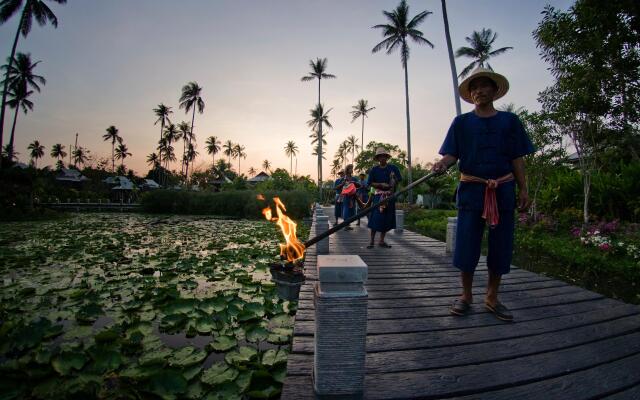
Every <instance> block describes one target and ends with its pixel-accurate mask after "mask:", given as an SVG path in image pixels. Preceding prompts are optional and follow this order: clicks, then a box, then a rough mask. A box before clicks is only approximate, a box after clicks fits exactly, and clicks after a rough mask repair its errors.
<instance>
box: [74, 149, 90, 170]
mask: <svg viewBox="0 0 640 400" xmlns="http://www.w3.org/2000/svg"><path fill="white" fill-rule="evenodd" d="M72 156H73V166H74V167H75V166H77V165H78V164H80V165H84V164H85V163H86V162H87V159H88V155H87V150H85V148H84V147H82V146H76V147H75V148H74V149H73V152H72Z"/></svg>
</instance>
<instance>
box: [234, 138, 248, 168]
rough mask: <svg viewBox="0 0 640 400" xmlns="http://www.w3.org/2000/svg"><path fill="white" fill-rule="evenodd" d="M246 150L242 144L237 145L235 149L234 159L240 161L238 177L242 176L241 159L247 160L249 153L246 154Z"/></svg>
mask: <svg viewBox="0 0 640 400" xmlns="http://www.w3.org/2000/svg"><path fill="white" fill-rule="evenodd" d="M245 150H246V148H245V147H244V146H242V145H240V143H238V144H236V145H235V146H234V147H233V158H237V159H238V175H240V159H241V158H247V153H245Z"/></svg>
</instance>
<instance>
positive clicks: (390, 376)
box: [365, 332, 640, 399]
mask: <svg viewBox="0 0 640 400" xmlns="http://www.w3.org/2000/svg"><path fill="white" fill-rule="evenodd" d="M637 353H640V332H636V333H631V334H627V335H623V336H618V337H615V338H611V339H607V340H603V341H600V342H596V343H590V344H585V345H581V346H576V347H572V348H568V349H563V350H559V351H553V352H548V353H542V354H536V355H532V356H526V357H519V358H515V359H509V360H504V361H497V362H491V363H483V364H481V365H466V366H461V367H453V368H442V369H433V370H428V371H414V372H397V373H384V374H369V375H367V376H366V378H365V388H366V389H365V390H366V398H368V399H388V398H406V399H409V398H417V397H420V398H423V399H428V398H438V397H441V396H445V395H446V396H453V395H470V394H474V393H478V392H484V391H487V390H492V389H499V388H503V387H505V386H514V385H522V384H527V383H532V382H536V381H540V380H543V379H552V378H556V377H559V376H562V375H566V374H568V373H571V372H573V371H579V370H581V369H586V368H592V367H595V366H597V365H600V364H605V363H608V362H612V361H615V360H617V359H620V358H622V357H625V356H630V355H634V354H637Z"/></svg>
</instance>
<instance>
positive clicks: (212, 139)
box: [205, 136, 220, 167]
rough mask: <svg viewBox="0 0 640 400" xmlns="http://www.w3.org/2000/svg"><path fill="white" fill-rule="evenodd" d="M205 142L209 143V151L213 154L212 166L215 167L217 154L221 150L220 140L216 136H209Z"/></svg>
mask: <svg viewBox="0 0 640 400" xmlns="http://www.w3.org/2000/svg"><path fill="white" fill-rule="evenodd" d="M205 144H206V145H207V147H206V148H207V153H209V154H211V156H212V161H211V167H213V166H214V165H216V154H217V153H218V152H219V151H220V141H219V140H218V138H217V137H216V136H209V138H207V141H206V142H205Z"/></svg>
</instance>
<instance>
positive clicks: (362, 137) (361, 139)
mask: <svg viewBox="0 0 640 400" xmlns="http://www.w3.org/2000/svg"><path fill="white" fill-rule="evenodd" d="M362 150H364V115H362V133H361V134H360V153H362Z"/></svg>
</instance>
